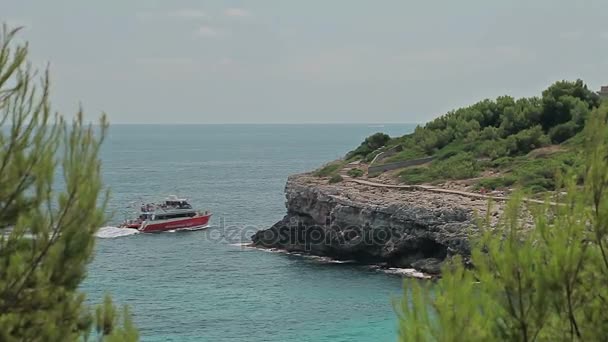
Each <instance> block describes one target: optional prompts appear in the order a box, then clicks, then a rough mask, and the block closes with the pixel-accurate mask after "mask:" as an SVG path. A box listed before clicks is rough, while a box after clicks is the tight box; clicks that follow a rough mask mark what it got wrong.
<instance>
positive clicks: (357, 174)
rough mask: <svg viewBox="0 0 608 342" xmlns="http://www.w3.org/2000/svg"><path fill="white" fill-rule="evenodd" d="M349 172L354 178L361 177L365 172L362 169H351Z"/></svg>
mask: <svg viewBox="0 0 608 342" xmlns="http://www.w3.org/2000/svg"><path fill="white" fill-rule="evenodd" d="M347 174H348V175H349V176H351V177H353V178H357V177H361V176H363V175H364V174H365V172H363V170H361V169H350V170H348V172H347Z"/></svg>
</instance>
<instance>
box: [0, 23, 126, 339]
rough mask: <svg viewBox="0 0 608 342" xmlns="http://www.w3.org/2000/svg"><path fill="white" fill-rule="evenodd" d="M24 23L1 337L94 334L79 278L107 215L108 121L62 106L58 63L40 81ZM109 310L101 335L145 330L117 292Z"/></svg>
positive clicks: (3, 98) (6, 41)
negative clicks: (91, 121)
mask: <svg viewBox="0 0 608 342" xmlns="http://www.w3.org/2000/svg"><path fill="white" fill-rule="evenodd" d="M17 32H18V30H9V29H8V28H7V27H6V26H3V29H2V32H0V121H1V123H2V124H3V129H2V130H0V141H1V142H2V144H1V146H0V231H1V233H2V234H1V235H0V265H2V266H0V341H76V340H83V339H85V340H86V339H87V338H88V337H89V336H90V335H91V334H92V328H93V325H94V324H97V325H99V324H101V323H100V321H99V317H97V319H96V318H95V317H92V315H91V314H90V310H89V308H88V307H87V306H86V305H85V303H84V299H85V298H84V294H83V293H81V292H80V291H79V289H78V287H79V284H80V283H81V282H82V280H83V279H84V277H85V276H86V267H87V264H88V263H89V262H90V260H91V257H92V253H93V246H94V243H95V236H94V234H95V232H96V231H97V229H98V227H100V226H101V225H102V224H103V223H104V221H105V216H104V212H105V206H106V199H107V192H105V191H104V189H103V185H102V182H101V175H100V167H101V163H100V160H99V158H98V154H99V148H100V144H101V142H102V141H103V139H104V137H105V134H106V130H107V128H108V124H107V122H106V119H105V116H104V117H102V119H101V121H100V125H99V129H98V130H94V129H93V127H92V126H85V125H84V124H83V115H82V112H79V113H78V114H77V115H76V118H75V119H74V120H73V121H72V123H71V124H68V123H66V122H65V120H64V119H63V117H61V116H60V115H58V114H53V112H52V110H51V108H50V102H49V81H48V73H46V74H44V75H43V76H42V78H41V80H40V83H36V82H35V79H34V78H35V75H36V73H35V72H34V71H32V70H31V69H30V67H29V64H27V62H26V61H27V54H28V47H27V45H18V44H13V39H14V37H15V35H16V34H17ZM57 176H62V178H63V179H62V180H63V182H62V183H63V184H59V185H58V184H56V183H55V179H56V178H57ZM60 188H61V189H63V190H57V189H60ZM102 310H103V312H104V318H105V319H104V323H103V331H101V332H98V334H97V335H98V336H97V339H98V340H104V341H117V340H121V341H133V340H137V338H138V337H137V331H136V330H135V328H134V327H133V326H132V324H131V323H130V320H129V316H128V314H125V315H124V316H123V318H124V322H123V323H124V324H123V325H122V327H121V326H120V324H115V323H117V321H116V320H113V318H112V317H115V315H114V311H113V306H112V304H111V302H110V301H109V300H107V301H106V303H105V304H104V306H103V309H102Z"/></svg>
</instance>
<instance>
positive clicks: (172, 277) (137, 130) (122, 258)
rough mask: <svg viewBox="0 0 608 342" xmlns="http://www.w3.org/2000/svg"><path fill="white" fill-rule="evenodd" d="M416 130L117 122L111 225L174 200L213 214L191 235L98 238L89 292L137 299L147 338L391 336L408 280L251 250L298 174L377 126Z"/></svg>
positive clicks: (109, 180)
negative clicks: (143, 205) (145, 203)
mask: <svg viewBox="0 0 608 342" xmlns="http://www.w3.org/2000/svg"><path fill="white" fill-rule="evenodd" d="M412 129H413V126H412V125H385V126H384V127H375V126H371V125H175V126H155V125H119V126H113V127H112V128H111V130H110V136H109V138H108V140H107V141H106V143H105V145H104V148H103V151H102V152H103V153H102V159H103V174H104V181H105V183H106V184H107V185H108V186H110V188H111V191H112V196H111V201H110V209H111V210H112V211H113V213H114V218H113V220H112V221H113V223H117V222H119V221H121V220H122V219H123V218H124V217H125V215H126V214H127V213H128V212H129V211H131V210H132V209H128V210H125V209H124V206H126V205H128V204H129V203H132V202H133V203H140V201H141V200H142V199H143V200H151V201H154V200H160V199H162V198H163V197H165V196H166V195H168V194H178V195H182V196H186V197H188V198H190V199H191V201H192V202H193V204H194V205H195V206H196V207H200V208H201V209H209V210H211V211H212V212H213V213H214V216H213V218H212V222H211V225H212V227H211V228H209V229H208V230H205V231H198V232H188V233H163V234H154V235H147V234H137V235H132V236H124V237H118V238H112V239H107V238H99V239H98V242H97V247H96V255H95V259H94V261H93V262H92V264H91V266H90V268H89V275H88V278H87V280H86V281H85V283H84V284H83V290H84V291H85V292H86V293H87V294H88V297H89V300H90V301H91V302H100V300H101V298H102V296H103V294H104V293H105V292H106V291H108V292H110V293H111V294H112V295H113V297H114V299H115V300H116V301H117V302H119V303H123V304H125V303H126V304H129V305H130V306H131V309H132V311H133V313H134V319H135V322H136V323H137V325H138V327H139V329H140V332H141V336H142V340H143V341H294V340H295V341H394V340H395V338H396V319H395V315H394V313H393V309H392V306H391V299H392V298H394V297H396V296H399V294H400V292H401V284H402V279H401V278H400V277H398V276H394V275H387V274H384V273H380V272H378V271H375V270H372V269H369V268H367V267H364V266H358V265H353V264H336V263H328V262H325V261H322V260H317V259H308V258H303V257H299V256H292V255H287V254H281V253H269V252H264V251H260V250H255V249H247V248H243V247H241V246H239V245H238V243H239V242H241V241H249V236H250V235H251V234H252V233H253V232H254V231H256V230H257V229H264V228H267V227H269V226H270V225H272V224H273V223H274V222H276V221H277V220H279V219H280V218H281V217H282V216H283V215H284V213H285V208H284V201H285V199H284V194H283V188H284V185H285V180H286V178H287V176H288V175H289V174H292V173H297V172H302V171H307V170H311V169H313V168H315V167H317V166H318V165H320V164H322V163H323V162H326V161H329V160H332V159H335V158H337V157H339V156H341V155H343V154H344V153H345V152H347V151H348V150H350V149H352V148H354V147H355V146H356V145H358V144H359V143H360V142H361V141H362V140H363V138H364V137H366V136H368V135H369V134H371V133H374V132H376V131H384V132H387V133H389V134H391V135H397V134H399V135H400V134H404V133H407V132H410V131H411V130H412Z"/></svg>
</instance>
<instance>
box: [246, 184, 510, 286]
mask: <svg viewBox="0 0 608 342" xmlns="http://www.w3.org/2000/svg"><path fill="white" fill-rule="evenodd" d="M285 196H286V208H287V214H286V215H285V217H284V218H283V219H282V220H281V221H279V222H277V223H276V224H274V225H273V226H272V227H270V228H269V229H266V230H261V231H259V232H257V233H256V234H254V235H253V236H252V240H253V245H254V246H256V247H262V248H277V249H283V250H286V251H289V252H298V253H309V254H312V255H318V256H325V257H331V258H334V259H340V260H355V261H357V262H360V263H366V264H379V265H383V266H384V267H387V268H388V267H399V268H414V269H416V270H419V271H421V272H424V273H427V274H438V273H439V272H440V267H441V264H442V262H443V261H444V260H445V259H446V258H447V257H450V256H451V255H454V254H460V255H462V256H464V257H465V260H466V258H467V256H468V255H469V254H470V243H469V236H471V234H475V232H476V231H477V227H476V219H477V218H478V217H485V216H486V214H487V210H488V200H487V199H485V198H475V197H467V196H463V195H459V194H452V193H436V192H433V191H428V190H424V189H416V188H390V187H377V186H371V185H366V184H361V183H359V182H357V181H356V180H355V179H349V178H345V179H344V181H342V182H339V183H336V184H329V182H328V181H327V179H324V178H319V177H316V176H314V175H312V174H310V173H306V174H299V175H293V176H290V177H289V178H288V180H287V184H286V186H285ZM502 206H503V203H501V202H500V201H498V202H496V203H494V204H493V206H492V207H491V208H492V209H491V210H492V212H491V213H490V217H491V218H492V221H493V223H495V222H496V221H497V218H498V217H499V215H500V212H501V211H502Z"/></svg>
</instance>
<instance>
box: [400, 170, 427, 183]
mask: <svg viewBox="0 0 608 342" xmlns="http://www.w3.org/2000/svg"><path fill="white" fill-rule="evenodd" d="M399 180H400V181H401V182H404V183H407V184H421V183H428V182H431V181H433V180H435V178H434V177H433V175H432V174H431V172H430V170H429V168H426V167H410V168H407V169H404V170H403V171H401V172H399Z"/></svg>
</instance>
